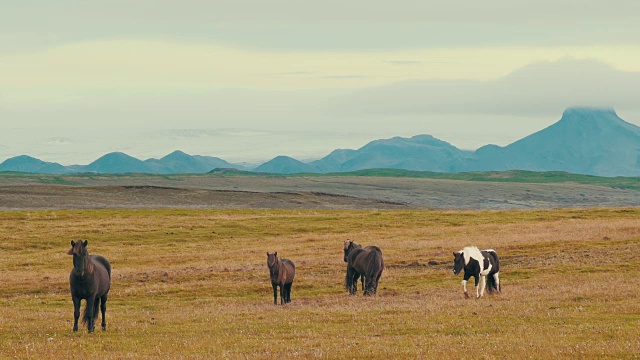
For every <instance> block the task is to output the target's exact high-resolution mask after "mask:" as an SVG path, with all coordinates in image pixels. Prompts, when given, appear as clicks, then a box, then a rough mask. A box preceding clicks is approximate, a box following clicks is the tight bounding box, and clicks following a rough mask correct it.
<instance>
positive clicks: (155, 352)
mask: <svg viewBox="0 0 640 360" xmlns="http://www.w3.org/2000/svg"><path fill="white" fill-rule="evenodd" d="M77 239H88V241H89V251H90V253H94V254H101V255H104V256H105V257H107V258H108V259H109V260H110V261H111V263H112V265H113V280H112V289H111V292H110V299H109V302H108V307H107V331H106V332H103V331H101V330H99V329H97V330H96V332H95V333H93V334H87V331H86V327H84V328H81V329H80V331H79V332H78V333H73V332H72V331H71V328H72V322H73V307H72V303H71V298H70V295H69V285H68V275H69V271H70V270H71V268H72V261H71V257H70V256H68V255H66V253H67V251H68V249H69V248H70V241H71V240H77ZM347 239H351V240H354V241H356V242H358V243H361V244H362V245H371V244H375V245H378V246H380V247H381V248H382V250H383V254H384V257H385V263H386V266H387V267H386V269H385V271H384V273H383V275H382V279H381V280H380V286H379V289H378V296H377V297H373V298H365V297H363V296H362V293H361V292H360V293H359V294H358V295H357V296H353V297H350V296H348V294H347V292H346V290H344V286H343V284H344V270H345V264H344V263H343V261H342V244H343V241H344V240H347ZM469 244H474V245H478V246H479V247H481V248H483V247H491V248H494V249H495V250H496V251H497V252H498V254H499V255H500V256H501V260H502V271H501V277H500V278H501V281H502V285H503V292H502V294H500V295H494V296H487V297H485V298H482V299H480V300H465V299H464V297H463V294H462V289H461V285H460V281H461V280H462V277H461V276H457V277H456V276H454V275H453V274H452V272H451V269H452V260H453V256H452V252H453V251H456V250H459V249H461V248H462V247H463V246H466V245H469ZM267 251H278V253H279V254H280V255H281V256H283V257H287V258H290V259H292V260H293V261H294V262H295V263H296V265H297V277H296V281H295V282H294V285H293V290H292V303H291V304H288V305H286V306H275V305H273V302H272V301H273V298H272V292H271V285H270V283H269V274H268V271H267V266H266V252H267ZM639 253H640V209H584V210H548V211H428V210H417V211H395V210H393V211H374V210H371V211H356V210H354V211H344V210H342V211H313V210H305V211H284V210H283V211H276V210H236V211H221V210H220V211H214V210H84V211H83V210H65V211H7V212H0V254H1V256H0V358H37V359H44V358H63V359H68V358H72V357H77V358H98V359H123V358H250V359H256V358H339V359H351V358H357V359H405V358H423V359H429V358H439V359H478V358H480V359H494V358H497V359H503V358H505V359H512V358H536V359H537V358H554V359H555V358H596V357H597V358H638V357H639V356H640V340H639V338H640V330H639V329H640V305H639V303H640V302H639V299H640V296H639V295H638V293H639V291H640V256H638V254H639ZM83 307H84V304H83Z"/></svg>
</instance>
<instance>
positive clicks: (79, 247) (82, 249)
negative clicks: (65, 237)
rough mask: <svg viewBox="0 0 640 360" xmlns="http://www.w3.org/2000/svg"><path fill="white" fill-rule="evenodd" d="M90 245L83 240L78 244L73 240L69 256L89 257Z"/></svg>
mask: <svg viewBox="0 0 640 360" xmlns="http://www.w3.org/2000/svg"><path fill="white" fill-rule="evenodd" d="M88 243H89V241H88V240H85V241H84V242H83V241H82V240H78V242H75V241H73V240H71V249H70V250H69V252H68V254H69V255H76V256H87V254H88V253H89V252H88V251H87V244H88Z"/></svg>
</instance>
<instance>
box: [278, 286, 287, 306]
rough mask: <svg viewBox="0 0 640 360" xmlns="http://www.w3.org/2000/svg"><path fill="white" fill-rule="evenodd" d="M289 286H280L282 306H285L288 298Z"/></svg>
mask: <svg viewBox="0 0 640 360" xmlns="http://www.w3.org/2000/svg"><path fill="white" fill-rule="evenodd" d="M286 294H287V285H285V284H282V283H281V284H280V305H284V302H285V299H286V298H287V295H286Z"/></svg>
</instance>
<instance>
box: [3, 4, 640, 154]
mask: <svg viewBox="0 0 640 360" xmlns="http://www.w3.org/2000/svg"><path fill="white" fill-rule="evenodd" d="M637 14H640V2H637V1H630V0H629V1H627V0H621V1H610V0H609V1H606V2H605V1H590V0H581V1H577V0H576V1H574V0H568V1H559V0H555V1H550V0H539V1H536V2H531V1H522V0H486V1H482V2H470V1H469V2H467V1H462V2H444V1H428V0H395V1H392V2H391V1H370V0H369V1H362V0H352V1H348V2H345V1H335V0H325V1H306V0H291V1H284V0H270V1H262V0H251V1H249V0H234V1H217V0H181V1H164V0H136V1H130V0H126V1H125V0H110V1H97V0H83V1H71V0H56V1H51V0H22V1H3V2H1V3H0V124H1V126H0V162H1V161H4V160H5V159H7V158H10V157H13V156H17V155H22V154H26V155H30V156H34V157H37V158H39V159H41V160H44V161H52V162H58V163H61V164H63V165H72V164H88V163H90V162H92V161H94V160H95V159H97V158H98V157H100V156H102V155H104V154H106V153H109V152H113V151H123V152H126V153H127V154H129V155H132V156H135V157H137V158H140V159H143V160H144V159H147V158H160V157H162V156H164V155H167V154H168V153H170V152H172V151H174V150H182V151H184V152H186V153H189V154H192V155H207V156H217V157H221V158H223V159H225V160H228V161H231V162H246V163H256V164H257V163H260V162H263V161H266V160H269V159H271V158H273V157H275V156H278V155H288V156H292V157H294V158H296V159H300V160H311V159H317V158H320V157H322V156H325V155H327V154H328V153H330V152H331V151H332V150H334V149H336V148H350V149H357V148H359V147H361V146H363V145H365V144H366V143H367V142H369V141H372V140H375V139H380V138H390V137H394V136H405V137H409V136H414V135H418V134H429V135H433V136H435V137H437V138H439V139H441V140H444V141H447V142H449V143H451V144H453V145H455V146H457V147H459V148H462V149H469V150H473V149H476V148H478V147H480V146H482V145H486V144H497V145H501V146H504V145H508V144H509V143H511V142H513V141H516V140H518V139H520V138H522V137H524V136H526V135H529V134H531V133H533V132H535V131H538V130H541V129H543V128H544V127H546V126H549V125H551V124H552V123H554V122H556V121H558V120H559V119H560V117H561V116H562V111H563V110H564V109H565V108H567V107H570V106H606V107H614V108H615V109H616V111H617V112H618V115H619V116H620V117H622V118H623V119H624V120H626V121H628V122H631V123H634V124H637V125H640V101H639V98H638V95H637V94H638V93H639V91H638V90H639V89H640V22H639V21H637Z"/></svg>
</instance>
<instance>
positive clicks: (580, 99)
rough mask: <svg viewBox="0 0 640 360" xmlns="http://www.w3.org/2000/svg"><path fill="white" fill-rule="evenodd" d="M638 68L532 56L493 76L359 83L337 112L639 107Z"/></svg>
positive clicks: (537, 112) (550, 112)
mask: <svg viewBox="0 0 640 360" xmlns="http://www.w3.org/2000/svg"><path fill="white" fill-rule="evenodd" d="M637 89H640V72H630V71H621V70H617V69H614V68H612V67H611V66H609V65H607V64H605V63H602V62H599V61H595V60H588V59H587V60H576V59H563V60H560V61H554V62H537V63H532V64H529V65H527V66H525V67H522V68H520V69H518V70H516V71H514V72H512V73H510V74H508V75H506V76H504V77H501V78H499V79H497V80H494V81H470V80H426V81H406V82H398V83H395V84H391V85H386V86H380V87H374V88H369V89H365V90H362V91H358V92H356V93H355V94H354V95H352V96H349V97H346V98H344V99H341V100H340V101H338V103H337V108H336V111H337V112H348V113H361V114H362V113H364V114H370V115H375V114H387V115H397V116H402V115H419V114H423V115H426V114H475V115H478V114H496V115H517V116H538V115H553V114H556V115H557V114H559V113H561V112H562V110H563V109H564V108H566V107H567V106H575V105H578V106H579V105H591V106H613V107H615V108H619V109H629V110H632V111H639V110H640V103H638V101H637Z"/></svg>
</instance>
